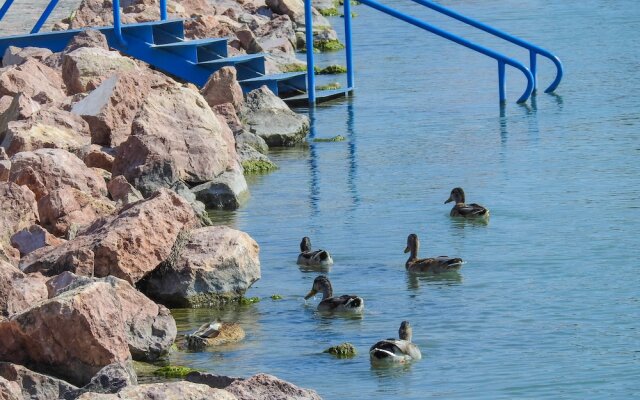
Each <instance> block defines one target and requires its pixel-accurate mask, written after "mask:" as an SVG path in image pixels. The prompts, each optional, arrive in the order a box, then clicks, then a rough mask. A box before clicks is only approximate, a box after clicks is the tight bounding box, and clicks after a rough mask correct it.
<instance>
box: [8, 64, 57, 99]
mask: <svg viewBox="0 0 640 400" xmlns="http://www.w3.org/2000/svg"><path fill="white" fill-rule="evenodd" d="M18 93H24V94H25V95H26V96H27V97H29V98H31V99H34V100H35V101H37V102H38V103H40V104H45V103H51V102H61V101H62V100H64V98H65V97H66V93H65V90H64V82H63V80H62V76H61V75H60V72H59V71H56V70H54V69H52V68H49V67H47V66H46V65H44V64H43V63H41V62H39V61H38V60H35V59H29V60H27V61H25V62H24V63H22V64H20V65H17V66H15V65H14V66H10V67H8V68H5V69H3V70H1V71H0V96H5V95H6V96H16V95H17V94H18Z"/></svg>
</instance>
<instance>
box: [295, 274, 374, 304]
mask: <svg viewBox="0 0 640 400" xmlns="http://www.w3.org/2000/svg"><path fill="white" fill-rule="evenodd" d="M318 292H321V293H322V300H321V301H320V304H318V311H332V312H353V313H360V312H362V310H363V309H364V300H363V299H362V297H358V296H353V295H349V294H345V295H342V296H340V297H333V289H332V287H331V282H329V278H327V277H326V276H324V275H320V276H318V277H317V278H316V279H314V280H313V286H312V287H311V290H310V291H309V293H307V295H306V296H304V299H305V300H307V299H309V298H310V297H313V296H314V295H315V294H316V293H318Z"/></svg>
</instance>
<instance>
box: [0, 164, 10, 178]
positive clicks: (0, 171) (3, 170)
mask: <svg viewBox="0 0 640 400" xmlns="http://www.w3.org/2000/svg"><path fill="white" fill-rule="evenodd" d="M10 170H11V161H10V160H0V182H6V181H8V180H9V171H10Z"/></svg>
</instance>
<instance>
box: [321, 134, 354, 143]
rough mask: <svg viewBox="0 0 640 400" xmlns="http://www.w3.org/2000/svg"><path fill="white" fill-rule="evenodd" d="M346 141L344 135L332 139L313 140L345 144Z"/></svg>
mask: <svg viewBox="0 0 640 400" xmlns="http://www.w3.org/2000/svg"><path fill="white" fill-rule="evenodd" d="M345 140H347V139H346V138H345V137H344V136H342V135H337V136H334V137H330V138H315V139H313V141H314V142H344V141H345Z"/></svg>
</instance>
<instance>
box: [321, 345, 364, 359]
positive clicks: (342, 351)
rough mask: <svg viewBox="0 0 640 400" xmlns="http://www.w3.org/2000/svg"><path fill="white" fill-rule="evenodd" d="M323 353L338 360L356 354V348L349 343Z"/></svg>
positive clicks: (333, 347)
mask: <svg viewBox="0 0 640 400" xmlns="http://www.w3.org/2000/svg"><path fill="white" fill-rule="evenodd" d="M323 353H329V354H331V355H334V356H336V357H338V358H351V357H355V355H356V354H357V352H356V348H355V347H354V346H353V345H352V344H351V343H342V344H339V345H337V346H331V347H329V348H328V349H326V350H325V351H323Z"/></svg>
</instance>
